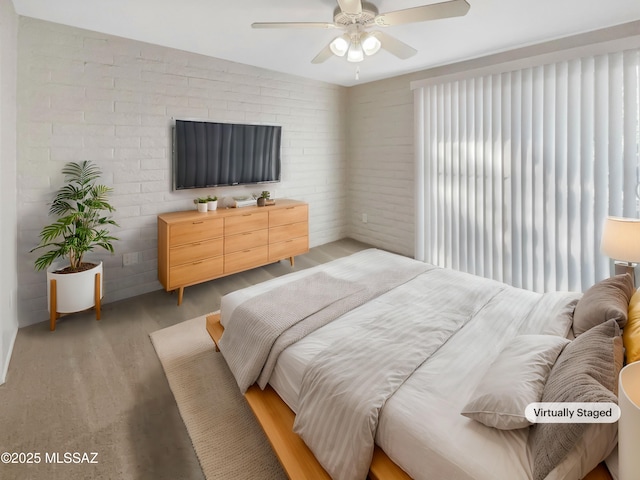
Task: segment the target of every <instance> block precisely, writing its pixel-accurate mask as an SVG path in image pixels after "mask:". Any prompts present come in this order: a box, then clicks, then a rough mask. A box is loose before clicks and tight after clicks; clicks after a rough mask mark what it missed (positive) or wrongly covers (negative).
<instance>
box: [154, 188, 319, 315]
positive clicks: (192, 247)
mask: <svg viewBox="0 0 640 480" xmlns="http://www.w3.org/2000/svg"><path fill="white" fill-rule="evenodd" d="M308 251H309V208H308V205H307V204H306V203H304V202H299V201H296V200H281V201H279V202H278V205H274V206H273V207H271V208H269V209H263V208H260V207H257V206H255V204H254V206H252V207H244V208H241V209H237V208H232V209H220V210H216V211H215V212H210V213H209V214H208V215H206V216H203V215H198V214H197V213H195V212H194V211H193V210H192V211H184V212H172V213H163V214H161V215H159V216H158V279H159V280H160V283H162V285H163V286H164V288H165V290H167V291H173V290H178V305H180V304H181V303H182V296H183V293H184V287H188V286H190V285H195V284H198V283H202V282H206V281H208V280H213V279H214V278H218V277H223V276H225V275H230V274H232V273H237V272H241V271H243V270H249V269H251V268H256V267H260V266H262V265H267V264H269V263H274V262H277V261H279V260H283V259H285V258H288V259H289V261H290V263H291V266H293V264H294V260H293V257H295V256H296V255H301V254H303V253H306V252H308Z"/></svg>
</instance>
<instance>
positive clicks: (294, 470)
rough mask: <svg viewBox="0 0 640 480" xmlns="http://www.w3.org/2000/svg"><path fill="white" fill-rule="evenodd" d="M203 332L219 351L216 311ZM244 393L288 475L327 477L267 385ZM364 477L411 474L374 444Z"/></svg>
mask: <svg viewBox="0 0 640 480" xmlns="http://www.w3.org/2000/svg"><path fill="white" fill-rule="evenodd" d="M207 332H209V335H210V336H211V339H212V340H213V342H214V343H215V346H216V351H217V352H219V351H220V349H219V348H218V341H219V340H220V338H221V337H222V333H223V332H224V327H223V326H222V325H221V324H220V314H219V313H212V314H211V315H208V316H207ZM244 397H245V398H246V399H247V402H248V403H249V406H250V407H251V410H253V414H254V415H255V416H256V418H257V419H258V422H259V423H260V426H261V427H262V429H263V430H264V433H265V434H266V435H267V438H268V439H269V442H270V443H271V447H272V448H273V450H274V452H275V453H276V456H277V457H278V460H279V461H280V463H281V464H282V467H283V468H284V470H285V472H286V473H287V475H288V477H289V478H290V479H295V480H316V479H317V480H325V479H326V480H331V477H330V476H329V474H328V473H327V472H326V471H325V469H324V468H322V465H320V463H319V462H318V460H316V457H315V456H314V455H313V453H312V452H311V450H309V447H307V445H306V444H305V443H304V441H303V440H302V439H301V438H300V437H299V436H298V435H297V434H296V433H294V432H293V421H294V419H295V413H293V411H292V410H291V409H290V408H289V406H288V405H287V404H286V403H285V402H284V401H283V400H282V399H281V398H280V396H279V395H278V394H277V393H276V391H275V390H274V389H273V388H271V386H270V385H268V386H267V388H265V389H264V390H261V389H260V387H258V386H257V385H252V386H251V387H249V389H248V390H247V392H246V393H245V394H244ZM368 479H370V480H411V477H410V476H409V475H407V474H406V473H405V471H404V470H402V469H401V468H400V467H399V466H398V465H396V464H395V463H394V462H393V461H392V460H391V459H390V458H389V457H388V456H387V454H386V453H384V452H383V451H382V449H381V448H380V447H378V446H377V445H376V447H375V450H374V452H373V459H372V460H371V467H370V468H369V476H368ZM583 480H613V478H612V477H611V474H610V473H609V471H608V470H607V467H606V466H605V465H604V463H601V464H600V465H598V466H597V467H596V468H595V469H593V470H592V471H591V472H590V473H589V474H588V475H587V476H586V477H585V478H584V479H583Z"/></svg>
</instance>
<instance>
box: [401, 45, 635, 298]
mask: <svg viewBox="0 0 640 480" xmlns="http://www.w3.org/2000/svg"><path fill="white" fill-rule="evenodd" d="M414 95H415V107H416V121H417V126H416V148H417V151H416V155H417V195H416V198H417V205H416V207H417V208H416V212H417V224H416V231H417V236H416V258H418V259H421V260H424V261H427V262H429V263H433V264H436V265H440V266H443V267H451V268H454V269H458V270H462V271H466V272H469V273H473V274H476V275H481V276H485V277H488V278H493V279H496V280H499V281H503V282H506V283H509V284H511V285H514V286H517V287H522V288H527V289H530V290H534V291H539V292H543V291H551V290H585V289H586V288H588V287H589V286H591V285H592V284H593V283H594V282H595V281H597V280H600V279H602V278H605V277H607V276H609V272H610V260H609V259H608V258H606V257H604V256H603V255H602V254H601V253H600V237H601V233H602V226H603V222H604V219H605V217H606V216H607V215H613V216H623V217H636V218H637V217H640V153H639V152H640V102H639V99H640V50H637V49H633V50H626V51H621V52H617V53H606V54H602V55H596V56H590V57H582V58H575V59H568V60H562V61H559V62H556V63H549V64H546V65H534V66H531V67H528V68H523V69H520V70H514V71H508V72H498V73H491V74H487V75H479V76H475V77H468V78H458V79H454V80H451V81H446V82H438V81H437V80H435V81H428V82H425V84H423V85H420V86H419V88H416V89H415V90H414ZM639 241H640V239H639Z"/></svg>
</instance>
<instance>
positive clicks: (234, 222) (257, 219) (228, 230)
mask: <svg viewBox="0 0 640 480" xmlns="http://www.w3.org/2000/svg"><path fill="white" fill-rule="evenodd" d="M268 226H269V213H268V212H258V213H255V212H254V213H242V214H238V215H234V216H233V217H227V218H225V219H224V234H225V236H227V235H236V234H238V233H243V232H251V231H253V230H262V229H265V228H267V227H268Z"/></svg>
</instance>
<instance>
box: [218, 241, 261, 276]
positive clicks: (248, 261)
mask: <svg viewBox="0 0 640 480" xmlns="http://www.w3.org/2000/svg"><path fill="white" fill-rule="evenodd" d="M268 256H269V247H267V246H266V245H265V246H263V247H256V248H249V249H247V250H241V251H239V252H234V253H229V254H226V255H225V256H224V273H233V272H239V271H241V270H246V269H248V268H254V267H259V266H260V265H264V264H265V263H267V261H268Z"/></svg>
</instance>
